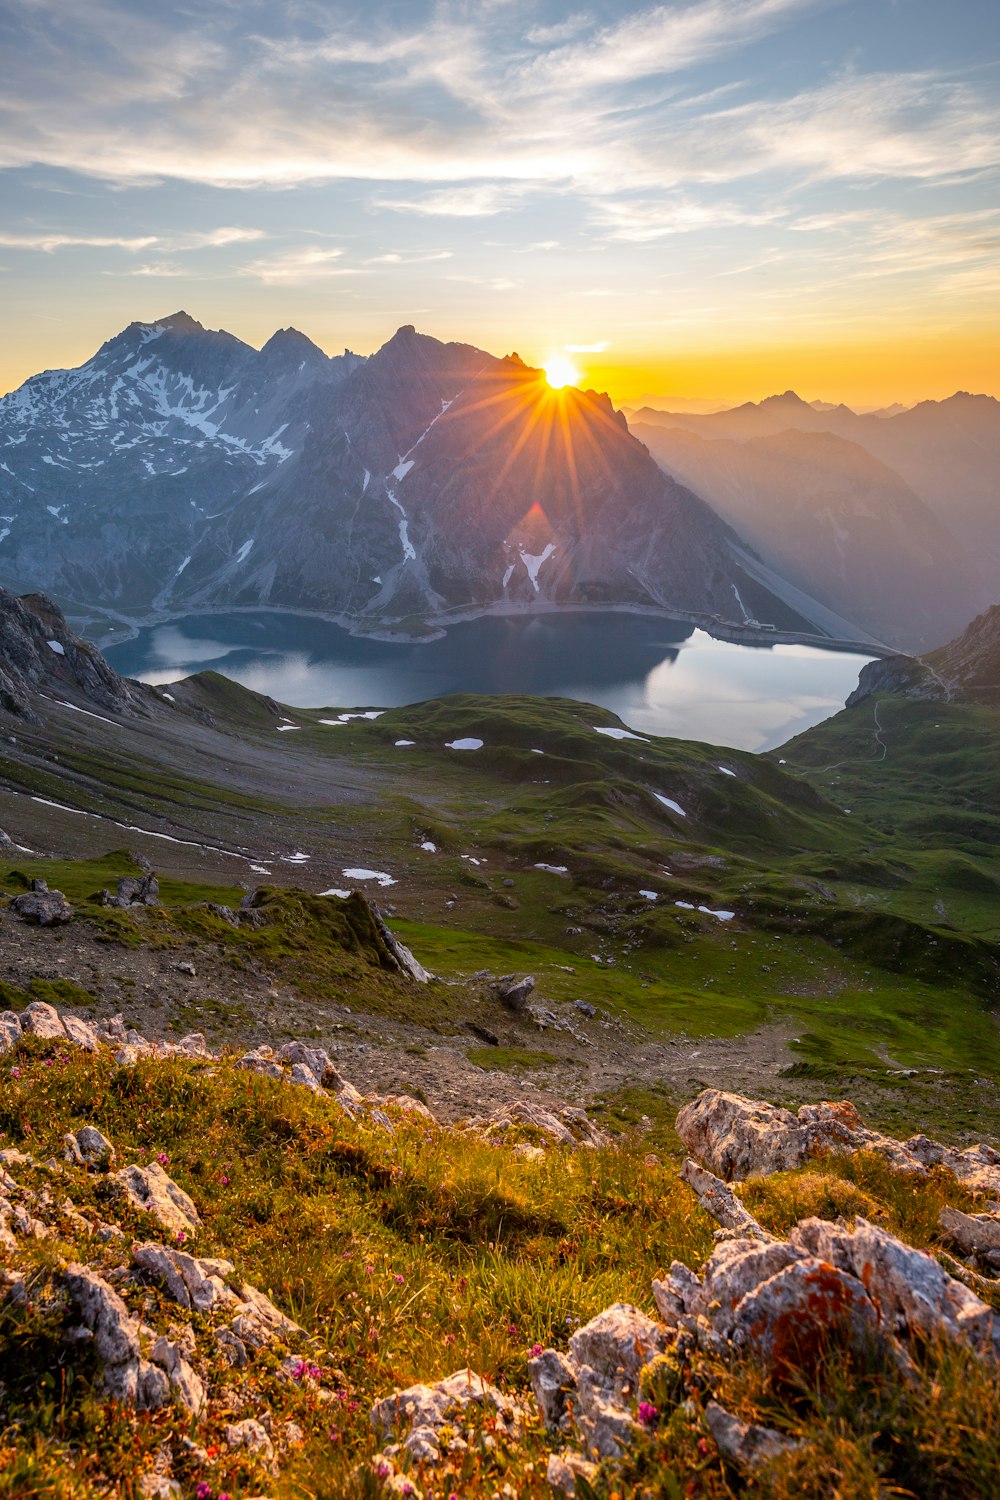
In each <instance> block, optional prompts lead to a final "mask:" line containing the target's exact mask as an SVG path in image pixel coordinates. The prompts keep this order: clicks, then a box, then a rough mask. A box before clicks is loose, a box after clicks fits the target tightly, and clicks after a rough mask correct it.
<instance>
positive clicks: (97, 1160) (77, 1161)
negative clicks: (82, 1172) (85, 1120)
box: [63, 1125, 118, 1167]
mask: <svg viewBox="0 0 1000 1500" xmlns="http://www.w3.org/2000/svg"><path fill="white" fill-rule="evenodd" d="M63 1141H64V1143H65V1149H64V1151H63V1156H64V1157H65V1159H66V1160H67V1161H68V1162H71V1163H73V1164H74V1165H76V1166H80V1167H113V1166H114V1164H115V1162H116V1161H117V1159H118V1153H117V1151H116V1150H115V1148H114V1146H112V1144H111V1142H110V1141H109V1140H108V1138H107V1136H106V1135H102V1134H101V1132H100V1131H99V1130H98V1129H97V1127H96V1126H94V1125H81V1126H80V1129H79V1130H78V1131H76V1132H75V1134H74V1132H73V1131H70V1132H69V1134H68V1135H65V1136H63Z"/></svg>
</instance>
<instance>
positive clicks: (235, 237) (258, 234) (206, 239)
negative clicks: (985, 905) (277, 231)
mask: <svg viewBox="0 0 1000 1500" xmlns="http://www.w3.org/2000/svg"><path fill="white" fill-rule="evenodd" d="M266 238H267V236H266V235H265V233H264V231H263V229H237V228H235V227H232V226H229V227H226V228H223V229H209V230H208V231H206V232H204V233H198V234H189V235H187V236H185V237H184V239H183V240H182V241H181V242H180V244H182V245H183V246H185V247H190V248H191V249H192V250H197V249H201V248H203V247H204V248H207V249H214V248H216V247H218V246H224V245H245V244H248V243H249V242H250V241H251V240H263V239H266Z"/></svg>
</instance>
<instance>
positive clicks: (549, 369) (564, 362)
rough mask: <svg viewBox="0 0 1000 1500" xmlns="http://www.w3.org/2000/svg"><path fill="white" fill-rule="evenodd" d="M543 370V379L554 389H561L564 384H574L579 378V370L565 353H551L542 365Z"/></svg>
mask: <svg viewBox="0 0 1000 1500" xmlns="http://www.w3.org/2000/svg"><path fill="white" fill-rule="evenodd" d="M542 369H543V370H544V371H545V379H546V380H547V381H548V383H549V385H550V386H551V387H552V389H553V390H554V391H561V390H562V388H563V386H564V385H576V384H577V383H578V381H579V379H580V372H579V370H578V369H577V368H576V365H575V364H574V363H573V361H572V360H571V359H567V358H566V356H565V354H552V355H550V356H549V358H548V359H547V360H546V361H545V363H544V364H543V365H542Z"/></svg>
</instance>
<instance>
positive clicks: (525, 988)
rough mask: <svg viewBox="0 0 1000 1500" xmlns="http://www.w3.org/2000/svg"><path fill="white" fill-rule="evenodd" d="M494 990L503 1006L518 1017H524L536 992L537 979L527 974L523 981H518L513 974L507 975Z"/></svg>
mask: <svg viewBox="0 0 1000 1500" xmlns="http://www.w3.org/2000/svg"><path fill="white" fill-rule="evenodd" d="M492 988H493V993H494V995H496V997H497V999H498V1000H499V1001H500V1003H501V1005H506V1007H507V1009H508V1010H512V1011H514V1013H515V1014H516V1015H522V1014H523V1013H524V1011H525V1010H527V1007H528V1001H529V999H530V998H531V995H532V993H533V991H534V988H535V977H534V975H533V974H525V976H524V977H523V978H522V979H517V978H515V976H514V975H513V974H505V975H504V976H503V978H502V979H498V980H497V982H496V984H494V985H493V986H492Z"/></svg>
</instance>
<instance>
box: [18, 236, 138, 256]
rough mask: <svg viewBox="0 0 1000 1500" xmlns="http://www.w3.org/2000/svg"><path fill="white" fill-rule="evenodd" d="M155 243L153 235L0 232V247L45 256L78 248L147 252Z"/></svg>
mask: <svg viewBox="0 0 1000 1500" xmlns="http://www.w3.org/2000/svg"><path fill="white" fill-rule="evenodd" d="M157 243H158V242H157V237H156V235H155V234H147V235H137V236H133V237H124V236H119V235H104V234H60V233H58V232H52V233H45V232H44V231H41V232H38V233H35V234H32V233H27V234H10V233H6V232H0V245H6V246H8V247H9V248H10V249H11V250H43V251H44V252H45V253H46V254H51V252H52V251H53V250H65V249H69V248H78V247H90V248H94V249H98V250H132V251H136V250H148V249H149V247H150V246H151V245H155V244H157Z"/></svg>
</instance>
